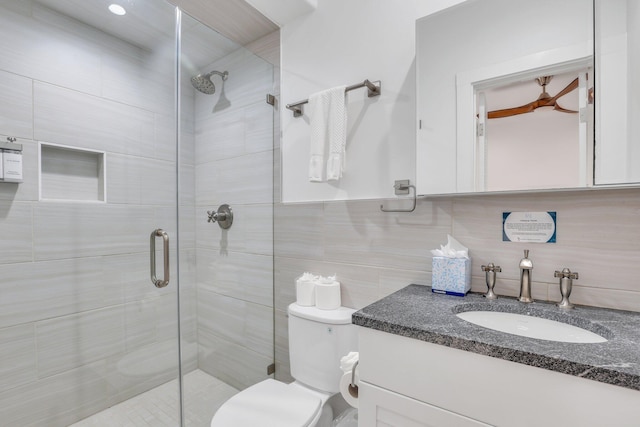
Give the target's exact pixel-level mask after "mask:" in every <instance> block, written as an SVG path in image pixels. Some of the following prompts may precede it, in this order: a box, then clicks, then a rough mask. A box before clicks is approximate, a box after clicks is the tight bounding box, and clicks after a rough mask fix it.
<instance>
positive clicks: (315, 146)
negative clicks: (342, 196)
mask: <svg viewBox="0 0 640 427" xmlns="http://www.w3.org/2000/svg"><path fill="white" fill-rule="evenodd" d="M345 88H346V86H337V87H334V88H331V89H327V90H324V91H321V92H317V93H314V94H312V95H311V96H310V97H309V116H310V125H311V145H310V147H311V150H310V158H309V181H312V182H322V181H324V180H325V176H326V180H338V179H340V177H342V170H343V168H344V153H345V145H346V141H347V110H346V105H345V104H346V102H345ZM327 153H328V158H327V161H326V175H325V155H326V154H327Z"/></svg>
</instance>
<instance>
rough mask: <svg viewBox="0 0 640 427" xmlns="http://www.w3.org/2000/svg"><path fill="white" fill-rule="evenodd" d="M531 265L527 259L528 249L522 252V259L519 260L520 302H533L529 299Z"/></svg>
mask: <svg viewBox="0 0 640 427" xmlns="http://www.w3.org/2000/svg"><path fill="white" fill-rule="evenodd" d="M532 269H533V263H532V262H531V260H530V259H529V249H525V250H524V258H522V259H521V260H520V296H519V297H518V301H520V302H533V298H531V270H532Z"/></svg>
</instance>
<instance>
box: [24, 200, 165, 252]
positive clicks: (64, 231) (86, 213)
mask: <svg viewBox="0 0 640 427" xmlns="http://www.w3.org/2000/svg"><path fill="white" fill-rule="evenodd" d="M152 218H153V209H152V208H150V207H139V206H125V205H110V204H106V205H105V204H102V203H95V204H93V203H53V202H52V203H46V204H38V205H36V206H35V207H34V227H33V228H34V251H35V259H36V260H46V259H61V258H76V257H84V256H97V255H116V254H122V253H130V252H145V253H148V250H149V233H150V232H151V227H150V224H152V222H151V219H152Z"/></svg>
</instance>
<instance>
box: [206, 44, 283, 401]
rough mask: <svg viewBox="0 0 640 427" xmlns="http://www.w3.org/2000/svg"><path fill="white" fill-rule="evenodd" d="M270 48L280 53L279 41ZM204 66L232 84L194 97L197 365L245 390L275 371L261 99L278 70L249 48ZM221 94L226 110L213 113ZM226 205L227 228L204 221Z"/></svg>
mask: <svg viewBox="0 0 640 427" xmlns="http://www.w3.org/2000/svg"><path fill="white" fill-rule="evenodd" d="M268 40H272V41H275V43H276V45H277V41H278V37H277V34H274V35H272V36H270V37H268ZM268 40H266V41H265V42H266V43H267V44H268ZM264 48H265V47H264V46H263V47H262V48H261V49H260V50H264ZM205 68H206V69H203V70H202V71H203V72H208V71H211V70H219V71H221V72H222V71H228V72H229V76H228V78H227V80H226V81H225V82H224V89H223V85H222V83H221V80H220V79H219V78H217V77H214V78H213V80H214V83H215V85H216V88H217V90H216V93H215V94H214V95H213V96H211V95H203V94H197V95H196V113H195V141H196V167H195V170H196V182H195V188H196V214H195V223H196V231H197V233H196V246H197V257H196V261H197V309H198V310H197V312H198V321H197V325H198V344H199V353H198V366H199V368H200V369H202V370H204V371H206V372H208V373H210V374H212V375H214V376H215V377H217V378H219V379H221V380H223V381H225V382H226V383H228V384H230V385H232V386H233V387H235V388H238V389H244V388H246V387H248V386H250V385H252V384H254V383H256V382H258V381H261V380H262V379H265V378H267V376H268V375H267V367H268V366H269V365H270V364H272V363H273V352H274V349H273V157H274V148H273V141H274V135H273V122H274V118H273V115H274V108H273V107H272V106H271V105H269V104H267V103H266V102H265V100H266V94H268V93H271V94H277V87H274V66H273V65H271V64H270V63H269V62H266V61H265V60H263V59H262V58H260V57H258V56H256V55H254V54H253V53H251V51H249V50H246V49H239V50H237V51H235V52H234V53H232V54H230V55H227V56H225V57H224V58H223V59H221V60H218V61H216V62H214V63H212V64H210V65H209V66H207V67H205ZM223 90H224V92H225V95H226V96H227V98H228V99H229V100H230V101H231V106H230V107H229V108H225V109H223V110H220V111H212V110H213V108H214V105H216V103H217V101H218V96H219V94H220V93H221V92H222V91H223ZM222 204H228V205H230V206H231V209H233V214H234V221H233V225H232V226H231V228H229V229H228V230H223V229H221V228H219V227H218V225H217V224H214V223H208V222H207V214H206V212H207V211H212V210H213V211H215V210H217V209H218V206H219V205H222Z"/></svg>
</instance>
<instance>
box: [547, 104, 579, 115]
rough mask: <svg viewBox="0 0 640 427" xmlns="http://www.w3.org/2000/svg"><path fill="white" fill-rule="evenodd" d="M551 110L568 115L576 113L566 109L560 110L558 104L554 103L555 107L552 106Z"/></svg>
mask: <svg viewBox="0 0 640 427" xmlns="http://www.w3.org/2000/svg"><path fill="white" fill-rule="evenodd" d="M553 109H554V110H555V111H560V112H561V113H570V114H576V113H577V111H575V110H567V109H566V108H562V107H561V106H560V104H558V103H557V102H556V105H554V106H553Z"/></svg>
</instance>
